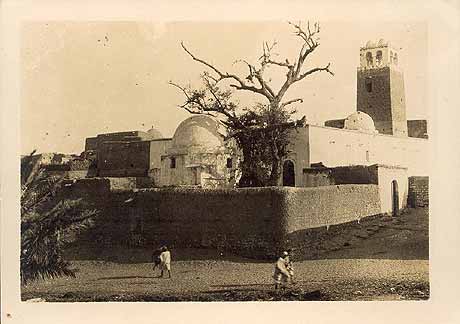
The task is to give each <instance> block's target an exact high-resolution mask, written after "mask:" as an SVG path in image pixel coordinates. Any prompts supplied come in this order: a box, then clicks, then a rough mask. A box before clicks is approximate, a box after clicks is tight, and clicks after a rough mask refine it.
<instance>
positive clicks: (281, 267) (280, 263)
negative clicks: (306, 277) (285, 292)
mask: <svg viewBox="0 0 460 324" xmlns="http://www.w3.org/2000/svg"><path fill="white" fill-rule="evenodd" d="M288 257H289V253H288V252H286V251H284V252H283V253H282V255H281V256H280V257H279V258H278V260H277V261H276V264H275V273H274V274H273V279H275V289H278V288H279V287H280V286H281V284H283V286H284V285H285V284H286V283H287V282H288V281H289V280H290V278H291V275H290V273H289V271H288V269H287V267H286V265H287V262H286V259H288Z"/></svg>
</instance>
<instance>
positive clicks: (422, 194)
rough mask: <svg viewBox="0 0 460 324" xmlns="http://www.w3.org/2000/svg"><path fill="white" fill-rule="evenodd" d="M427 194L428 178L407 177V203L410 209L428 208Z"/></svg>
mask: <svg viewBox="0 0 460 324" xmlns="http://www.w3.org/2000/svg"><path fill="white" fill-rule="evenodd" d="M429 194H430V190H429V180H428V177H409V193H408V198H407V202H408V204H409V205H410V206H411V207H424V206H428V205H429Z"/></svg>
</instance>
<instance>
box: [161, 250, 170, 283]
mask: <svg viewBox="0 0 460 324" xmlns="http://www.w3.org/2000/svg"><path fill="white" fill-rule="evenodd" d="M160 269H161V275H160V277H163V272H164V271H165V270H167V271H168V276H169V278H171V252H169V250H168V247H167V246H163V247H162V248H161V254H160Z"/></svg>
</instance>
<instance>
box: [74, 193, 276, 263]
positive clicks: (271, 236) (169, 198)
mask: <svg viewBox="0 0 460 324" xmlns="http://www.w3.org/2000/svg"><path fill="white" fill-rule="evenodd" d="M281 194H282V193H281V192H280V191H278V190H276V189H273V188H258V189H256V188H253V189H239V190H234V189H231V190H215V189H214V190H205V189H183V188H181V189H179V188H168V189H145V190H126V191H119V190H117V191H116V192H111V194H110V197H108V199H105V200H100V201H99V206H100V208H101V210H102V212H101V214H100V216H99V217H98V219H97V221H96V224H95V226H94V227H93V228H92V229H91V230H90V231H89V232H88V233H86V234H85V235H84V236H83V237H82V238H81V241H82V242H86V243H89V244H91V243H95V245H96V246H97V245H105V246H114V247H116V246H117V245H128V246H129V245H138V246H151V247H156V246H158V245H160V244H167V245H170V246H172V247H211V248H219V249H223V250H230V251H234V252H235V253H238V254H240V255H246V256H252V257H259V258H266V257H273V256H274V254H275V253H277V251H278V250H279V248H278V247H279V244H280V240H279V238H280V237H282V235H281V233H280V224H279V222H280V220H279V217H277V214H279V213H278V212H277V206H280V205H281V204H280V203H279V199H280V198H281ZM105 197H106V196H104V198H105Z"/></svg>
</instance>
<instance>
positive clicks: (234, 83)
mask: <svg viewBox="0 0 460 324" xmlns="http://www.w3.org/2000/svg"><path fill="white" fill-rule="evenodd" d="M289 24H290V25H291V26H292V27H293V29H294V35H295V36H296V37H298V38H299V39H300V40H301V46H300V49H299V51H298V54H297V56H296V57H295V59H293V60H292V61H291V60H289V59H287V58H286V59H284V60H277V59H276V56H277V54H276V53H275V52H274V49H275V47H276V45H277V43H276V42H273V43H271V44H269V43H268V42H264V43H263V46H262V55H261V56H260V57H259V59H258V62H257V64H251V63H249V62H248V61H246V60H238V61H237V62H238V63H241V64H244V65H245V66H246V67H247V69H248V75H247V76H245V77H243V76H240V75H237V74H234V73H229V72H226V71H222V70H221V69H219V68H217V67H216V66H215V65H213V64H210V63H209V62H208V61H206V60H204V59H201V58H199V57H197V56H196V55H195V54H193V53H192V52H191V51H190V50H189V49H188V48H187V47H186V46H185V44H184V43H183V42H182V43H181V46H182V48H183V49H184V51H185V52H186V53H187V54H188V55H189V56H190V57H191V58H192V59H193V60H194V61H196V62H198V63H200V64H202V65H204V66H205V67H206V68H207V70H208V71H205V72H204V73H203V74H202V75H201V77H202V80H203V87H202V88H199V89H196V88H191V87H190V86H187V87H186V86H182V85H179V84H177V83H174V82H170V84H171V85H173V86H175V87H177V88H178V89H180V91H182V93H183V94H184V96H185V98H186V99H185V102H184V103H183V104H182V105H180V106H179V107H181V108H183V109H185V110H187V111H188V112H190V113H192V114H208V115H213V116H216V117H220V118H221V120H222V122H223V123H224V124H225V125H227V126H228V127H229V128H230V130H231V134H232V136H233V137H234V138H236V140H237V142H238V144H239V146H240V148H241V150H242V152H243V163H242V174H243V176H242V179H241V181H240V185H241V186H260V185H277V183H278V179H279V176H280V171H281V163H282V159H283V158H284V157H285V156H286V155H287V153H288V152H287V145H288V144H289V139H288V134H289V129H290V128H292V127H296V126H300V125H302V124H304V122H305V116H304V117H303V118H302V119H301V120H298V121H293V120H292V119H291V117H292V115H293V114H294V113H295V110H294V109H290V106H293V105H294V104H299V103H302V102H303V99H302V98H295V99H290V100H284V97H285V95H286V93H287V91H288V90H289V88H290V87H291V86H292V85H293V84H294V83H296V82H299V81H301V80H303V79H304V78H306V77H307V76H309V75H312V74H314V73H316V72H327V73H329V74H331V75H334V74H333V72H332V71H331V70H330V63H328V64H327V65H325V66H323V67H314V68H310V69H306V70H305V69H304V65H305V62H306V60H307V58H308V56H309V55H310V54H311V53H313V52H314V51H315V50H316V48H317V47H318V46H319V45H320V43H319V38H318V34H319V32H320V25H319V24H318V23H315V24H314V25H313V26H310V23H307V24H306V26H305V27H302V25H301V23H298V24H294V23H289ZM271 67H274V68H278V69H282V70H284V71H285V79H284V82H283V83H282V85H281V86H280V87H279V88H278V89H274V88H273V86H272V84H271V82H270V81H271V80H269V79H268V78H267V77H266V76H265V72H266V71H267V70H268V69H269V68H271ZM223 81H229V82H227V83H226V82H223ZM225 87H226V89H225ZM232 90H237V91H248V92H252V93H255V94H257V95H258V96H260V97H261V98H263V99H264V101H262V102H260V103H258V104H257V105H255V107H252V108H251V109H247V108H246V109H243V110H242V111H238V110H237V104H236V103H235V102H234V101H232V93H233V91H232ZM255 133H257V135H255Z"/></svg>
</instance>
